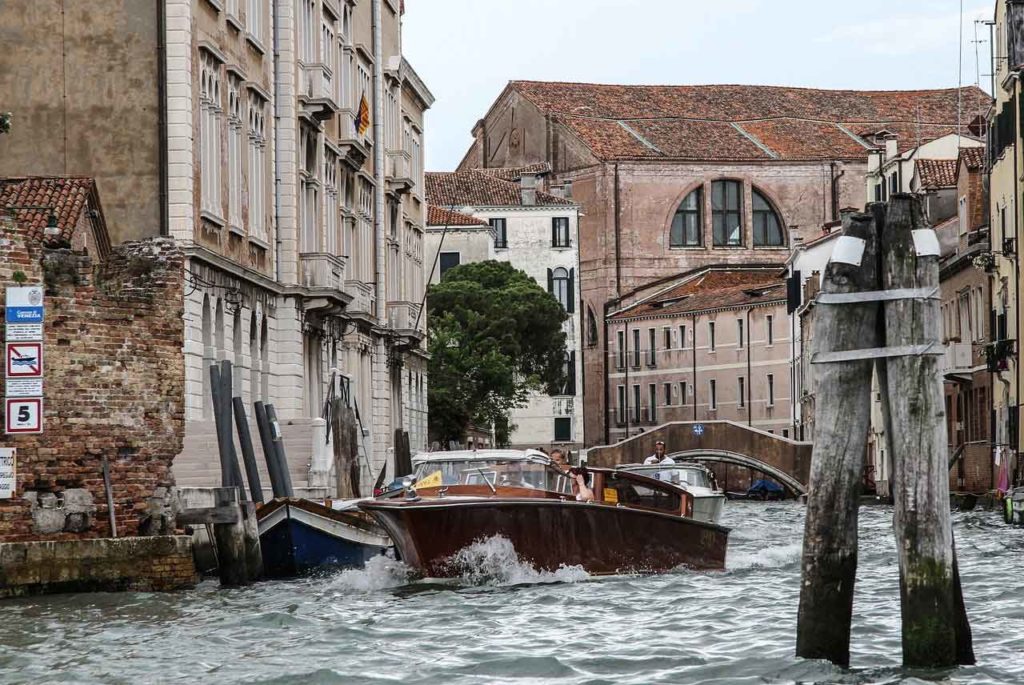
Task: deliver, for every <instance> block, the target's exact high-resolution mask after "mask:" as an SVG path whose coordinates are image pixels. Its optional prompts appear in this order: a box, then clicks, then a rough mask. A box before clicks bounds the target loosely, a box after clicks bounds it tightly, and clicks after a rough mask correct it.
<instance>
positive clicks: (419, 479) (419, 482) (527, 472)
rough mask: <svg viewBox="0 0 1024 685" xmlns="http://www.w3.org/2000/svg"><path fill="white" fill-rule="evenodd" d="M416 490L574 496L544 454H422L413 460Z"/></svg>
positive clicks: (462, 452)
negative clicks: (479, 488) (463, 488)
mask: <svg viewBox="0 0 1024 685" xmlns="http://www.w3.org/2000/svg"><path fill="white" fill-rule="evenodd" d="M412 464H413V480H414V482H415V484H416V487H418V488H423V487H440V486H443V485H484V484H489V485H491V486H492V487H497V486H512V487H525V488H536V489H540V490H549V491H554V492H564V493H569V492H571V490H572V489H571V485H570V480H569V478H568V476H567V475H566V474H564V473H563V472H561V471H560V470H558V469H556V468H555V467H554V465H553V464H552V462H551V460H550V459H549V458H548V456H547V455H546V454H544V453H543V452H539V451H535V450H525V451H524V450H476V451H471V450H465V451H458V452H430V453H426V454H418V455H416V457H415V458H413V460H412Z"/></svg>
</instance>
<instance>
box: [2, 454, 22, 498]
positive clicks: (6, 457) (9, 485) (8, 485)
mask: <svg viewBox="0 0 1024 685" xmlns="http://www.w3.org/2000/svg"><path fill="white" fill-rule="evenodd" d="M17 465H18V458H17V451H16V450H15V449H14V448H13V447H0V499H10V498H12V497H14V491H15V490H17V477H18V476H17Z"/></svg>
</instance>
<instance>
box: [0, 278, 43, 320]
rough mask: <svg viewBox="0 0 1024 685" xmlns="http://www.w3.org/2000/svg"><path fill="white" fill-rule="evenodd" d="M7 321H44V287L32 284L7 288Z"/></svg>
mask: <svg viewBox="0 0 1024 685" xmlns="http://www.w3.org/2000/svg"><path fill="white" fill-rule="evenodd" d="M6 305H7V323H42V322H43V288H42V286H38V285H32V286H27V287H19V288H8V289H7V301H6Z"/></svg>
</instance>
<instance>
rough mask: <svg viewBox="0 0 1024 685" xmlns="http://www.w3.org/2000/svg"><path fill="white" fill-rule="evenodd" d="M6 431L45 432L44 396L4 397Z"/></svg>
mask: <svg viewBox="0 0 1024 685" xmlns="http://www.w3.org/2000/svg"><path fill="white" fill-rule="evenodd" d="M4 405H5V409H6V411H5V412H4V416H5V419H6V420H5V423H6V427H7V430H6V432H7V433H8V434H9V435H10V434H14V435H19V434H24V433H42V432H43V398H42V397H25V398H12V397H7V398H5V399H4Z"/></svg>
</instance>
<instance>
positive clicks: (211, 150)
mask: <svg viewBox="0 0 1024 685" xmlns="http://www.w3.org/2000/svg"><path fill="white" fill-rule="evenodd" d="M199 57H200V69H201V72H202V73H201V75H200V88H199V146H200V157H199V176H200V179H199V180H200V186H201V187H200V198H201V205H202V208H203V209H204V210H205V211H207V212H209V213H210V214H212V215H213V216H215V217H221V216H222V214H223V210H222V208H221V202H220V173H221V169H222V168H223V166H224V165H223V162H222V160H221V155H220V119H221V114H222V113H223V108H222V106H221V94H220V88H221V86H220V84H221V78H220V71H221V63H220V60H218V59H217V57H216V56H215V55H214V54H213V53H212V52H210V51H209V50H200V52H199Z"/></svg>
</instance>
